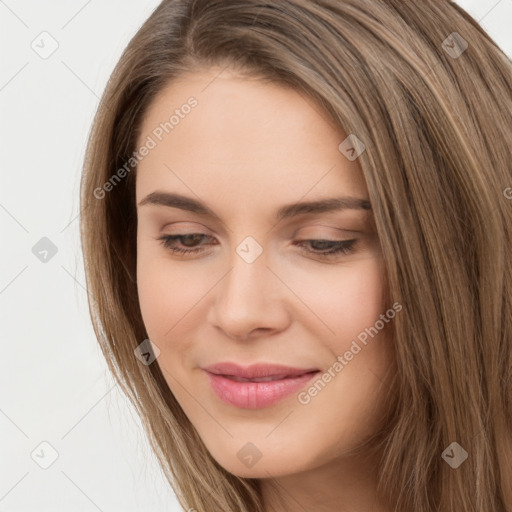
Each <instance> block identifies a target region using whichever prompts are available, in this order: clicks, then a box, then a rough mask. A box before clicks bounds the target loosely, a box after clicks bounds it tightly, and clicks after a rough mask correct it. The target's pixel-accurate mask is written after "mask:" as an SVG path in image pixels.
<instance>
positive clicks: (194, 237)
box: [159, 233, 210, 254]
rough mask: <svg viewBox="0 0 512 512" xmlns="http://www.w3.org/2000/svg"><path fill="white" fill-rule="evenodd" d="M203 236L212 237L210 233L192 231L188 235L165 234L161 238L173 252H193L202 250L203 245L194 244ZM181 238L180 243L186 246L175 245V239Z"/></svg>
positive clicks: (165, 245) (163, 243)
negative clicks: (196, 245)
mask: <svg viewBox="0 0 512 512" xmlns="http://www.w3.org/2000/svg"><path fill="white" fill-rule="evenodd" d="M202 238H210V237H209V236H208V235H203V234H202V233H191V234H187V235H163V236H161V237H160V238H159V240H160V241H161V242H162V245H163V246H164V247H165V248H166V249H168V250H170V251H171V252H173V253H177V254H192V253H198V252H201V250H202V249H201V247H195V246H194V244H195V243H196V242H197V241H200V240H201V239H202ZM176 240H180V243H181V244H182V245H184V246H185V249H184V248H183V247H179V246H176V245H175V241H176Z"/></svg>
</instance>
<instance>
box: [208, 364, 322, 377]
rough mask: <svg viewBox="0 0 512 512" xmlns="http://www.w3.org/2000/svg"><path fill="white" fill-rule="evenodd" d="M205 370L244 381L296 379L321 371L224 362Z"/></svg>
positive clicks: (274, 365)
mask: <svg viewBox="0 0 512 512" xmlns="http://www.w3.org/2000/svg"><path fill="white" fill-rule="evenodd" d="M203 370H205V371H207V372H210V373H214V374H216V375H232V376H235V377H242V378H244V379H257V378H260V377H277V376H283V377H294V376H297V375H302V374H304V373H310V372H315V371H319V370H318V368H293V367H291V366H283V365H281V364H272V363H257V364H253V365H250V366H240V365H238V364H236V363H231V362H222V363H217V364H213V365H211V366H205V367H204V368H203Z"/></svg>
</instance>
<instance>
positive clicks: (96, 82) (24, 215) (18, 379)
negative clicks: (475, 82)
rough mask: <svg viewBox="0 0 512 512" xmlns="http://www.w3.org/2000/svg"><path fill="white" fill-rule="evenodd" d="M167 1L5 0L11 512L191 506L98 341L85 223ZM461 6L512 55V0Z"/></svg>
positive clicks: (2, 85)
mask: <svg viewBox="0 0 512 512" xmlns="http://www.w3.org/2000/svg"><path fill="white" fill-rule="evenodd" d="M415 1H419V0H415ZM158 3H159V1H157V0H146V1H142V0H139V1H135V0H129V1H128V0H108V1H105V0H103V1H99V0H81V1H78V0H73V1H70V0H67V1H64V0H59V1H58V0H51V1H50V0H48V1H41V0H18V1H16V0H0V48H1V50H0V51H1V61H0V62H1V63H2V64H1V68H0V141H1V146H0V147H1V160H0V162H1V178H2V182H1V188H0V226H1V233H2V250H1V251H0V257H1V265H0V312H1V315H2V316H1V323H0V329H1V334H0V342H1V348H2V357H1V359H0V433H1V435H0V450H1V452H0V461H1V462H0V511H2V512H17V511H24V512H32V511H34V512H46V511H52V512H59V511H70V510H73V511H76V512H79V511H84V512H89V511H91V512H94V511H98V510H99V511H102V512H116V511H123V512H133V511H144V512H152V511H155V512H163V511H169V512H171V511H179V510H180V508H179V506H178V503H177V501H176V499H175V498H174V494H173V492H172V490H171V489H170V488H169V487H168V485H167V483H166V481H165V479H164V477H163V475H162V472H161V470H160V468H159V467H158V465H157V462H156V459H155V457H154V456H153V455H152V453H151V451H150V449H149V446H148V444H147V441H146V440H145V437H144V434H143V432H142V429H141V424H140V421H139V419H138V418H137V417H136V416H135V414H134V412H133V411H132V409H131V406H130V405H129V404H128V402H127V400H126V399H125V398H124V397H123V396H122V395H121V393H120V392H119V390H118V388H117V386H114V384H113V381H112V378H111V377H110V376H109V374H108V371H107V369H106V364H105V362H104V360H103V357H102V355H101V353H100V350H99V347H98V346H97V342H96V338H95V336H94V332H93V330H92V327H91V324H90V320H89V313H88V309H87V302H86V292H85V288H84V283H85V279H84V274H83V269H82V258H81V254H80V244H79V231H78V229H79V224H78V217H77V216H78V211H79V200H78V192H79V180H80V171H81V165H82V159H83V156H84V150H85V145H86V139H87V135H88V132H89V129H90V125H91V122H92V119H93V115H94V113H95V110H96V108H97V106H98V102H99V98H100V97H101V94H102V92H103V89H104V87H105V84H106V81H107V79H108V77H109V75H110V73H111V71H112V69H113V67H114V65H115V63H116V62H117V60H118V59H119V57H120V55H121V52H122V51H123V49H124V47H125V46H126V45H127V43H128V41H129V40H130V39H131V38H132V37H133V35H134V34H135V33H136V31H137V30H138V28H139V27H140V26H141V24H142V23H143V22H144V21H145V19H146V18H147V17H148V16H149V14H150V13H151V12H152V10H153V9H154V8H155V7H156V6H157V5H158ZM459 3H460V4H461V5H462V6H463V7H464V8H465V9H467V10H468V11H469V12H470V14H472V15H473V16H474V17H475V19H476V20H477V21H479V22H480V24H481V25H482V26H483V27H484V28H485V29H486V30H487V31H488V32H489V33H490V34H491V36H492V37H493V38H494V39H495V40H496V42H497V43H498V44H499V45H500V46H501V47H502V48H503V49H504V51H505V52H506V53H507V54H508V55H510V56H512V34H511V32H510V29H509V27H510V22H511V21H512V0H500V1H496V0H464V1H460V2H459ZM43 31H47V32H48V33H49V34H51V36H52V37H53V38H54V39H55V40H56V41H57V42H58V45H59V46H58V49H57V50H56V51H55V53H53V54H52V55H51V56H50V57H49V58H47V59H42V58H41V57H40V56H39V55H38V54H37V53H36V52H35V51H34V50H33V49H32V47H31V44H32V41H34V40H36V43H37V41H38V39H37V38H38V36H39V34H41V32H43ZM447 35H448V34H447ZM43 37H47V36H43ZM469 43H470V44H471V42H469ZM48 44H51V41H50V40H47V44H46V47H47V48H48ZM42 237H48V238H49V239H50V240H51V241H52V242H53V244H55V246H56V247H57V253H56V254H55V256H53V257H52V258H51V259H49V261H47V262H46V263H43V262H41V261H40V260H39V259H38V258H36V256H35V255H34V254H33V252H32V247H33V246H34V245H35V244H36V243H37V242H38V241H39V240H40V239H41V238H42ZM43 441H46V442H47V443H50V445H51V446H52V447H53V449H55V450H56V452H57V454H58V458H57V459H56V460H55V462H54V463H53V464H52V465H51V466H49V467H48V468H47V469H42V468H41V467H40V466H39V465H38V464H37V463H36V462H35V460H38V461H40V463H43V464H44V463H45V462H46V463H49V462H51V455H52V449H51V448H49V447H48V446H46V445H42V446H40V443H41V442H43ZM34 450H35V452H34ZM31 454H32V455H33V458H32V456H31ZM34 459H35V460H34ZM212 512H213V511H212Z"/></svg>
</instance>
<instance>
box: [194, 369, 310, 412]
mask: <svg viewBox="0 0 512 512" xmlns="http://www.w3.org/2000/svg"><path fill="white" fill-rule="evenodd" d="M231 368H233V367H232V366H231ZM240 368H241V367H237V369H235V370H230V371H226V369H225V366H224V369H223V370H221V369H220V368H219V367H217V368H212V367H210V368H209V369H206V368H203V370H204V371H205V373H206V375H207V376H208V380H209V384H210V387H211V389H212V390H213V391H214V393H215V395H216V396H217V398H219V399H220V400H221V401H222V402H223V403H225V404H229V405H231V406H234V407H237V408H239V409H261V408H265V407H271V406H273V405H275V404H277V403H278V402H280V401H281V400H283V399H284V398H286V397H287V396H290V395H291V394H293V393H297V392H299V391H300V390H301V389H302V388H303V387H304V386H306V384H307V383H308V382H309V381H310V380H311V379H313V377H314V376H316V375H318V374H319V373H320V370H317V369H296V368H294V369H293V368H292V369H290V367H286V371H284V370H283V367H281V368H280V370H279V372H280V373H277V372H276V369H275V365H264V366H262V365H260V366H252V367H249V368H242V369H240ZM234 371H237V372H238V373H245V374H246V375H245V376H241V375H233V372H234ZM224 372H225V373H224ZM248 373H249V374H250V373H252V374H254V373H260V375H257V376H254V375H252V376H247V374H248ZM261 373H267V374H268V373H270V375H261Z"/></svg>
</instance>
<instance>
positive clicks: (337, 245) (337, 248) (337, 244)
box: [158, 233, 357, 259]
mask: <svg viewBox="0 0 512 512" xmlns="http://www.w3.org/2000/svg"><path fill="white" fill-rule="evenodd" d="M189 236H190V237H197V236H202V237H207V236H208V235H203V234H201V233H190V234H186V235H163V236H161V237H160V238H158V240H160V241H161V243H162V245H163V246H164V247H165V248H166V249H167V250H169V251H171V252H172V253H175V254H181V255H186V254H196V253H198V252H201V250H202V249H201V248H200V247H195V248H192V249H183V248H181V247H176V246H173V245H172V243H173V242H174V241H175V240H177V239H183V238H186V237H189ZM356 241H357V240H355V239H354V240H322V239H311V240H300V241H296V242H294V245H298V246H299V247H301V249H302V250H303V251H304V252H307V253H310V254H313V255H315V256H319V257H320V258H325V259H328V258H332V257H334V256H337V255H339V254H344V255H348V254H351V253H352V252H353V251H354V248H353V246H354V244H355V243H356ZM311 242H316V243H318V242H320V243H321V244H322V243H323V244H332V245H334V248H332V249H329V250H328V251H325V252H317V251H311V250H307V249H303V248H302V247H303V246H302V244H307V243H311Z"/></svg>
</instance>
